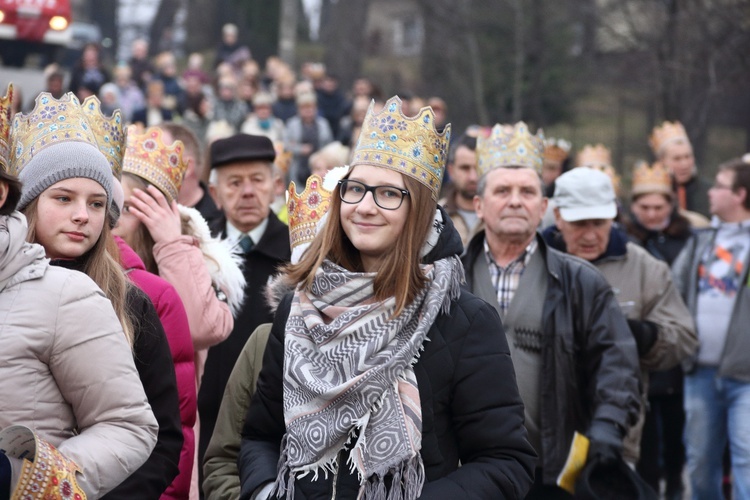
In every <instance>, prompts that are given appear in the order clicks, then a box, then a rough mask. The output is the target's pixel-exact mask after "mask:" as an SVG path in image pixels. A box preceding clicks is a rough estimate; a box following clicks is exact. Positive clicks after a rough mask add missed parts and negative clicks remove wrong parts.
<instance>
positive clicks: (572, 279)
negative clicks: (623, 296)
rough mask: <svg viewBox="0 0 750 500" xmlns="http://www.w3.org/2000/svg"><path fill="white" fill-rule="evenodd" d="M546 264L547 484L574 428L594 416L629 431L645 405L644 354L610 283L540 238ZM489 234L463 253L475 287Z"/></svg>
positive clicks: (543, 405) (543, 391)
mask: <svg viewBox="0 0 750 500" xmlns="http://www.w3.org/2000/svg"><path fill="white" fill-rule="evenodd" d="M537 242H538V245H539V246H538V248H537V252H541V254H542V256H543V257H544V261H545V263H546V266H547V274H548V276H549V279H548V281H547V295H546V296H545V298H544V309H543V313H542V325H543V332H544V333H545V334H546V335H547V337H546V339H545V343H544V345H543V346H542V364H543V366H544V367H545V368H544V369H543V370H542V376H541V388H540V391H541V393H540V401H541V435H542V436H541V438H542V462H541V463H540V464H539V467H541V469H542V472H543V478H542V480H543V482H544V483H545V484H554V483H555V481H556V479H557V476H558V474H559V473H560V471H561V470H562V468H563V466H564V464H565V460H566V459H567V457H568V452H569V450H570V445H571V442H572V440H573V433H574V432H575V431H578V432H580V433H582V434H586V433H587V432H588V430H589V428H590V426H591V424H592V422H594V421H606V422H610V423H614V424H615V425H617V426H619V427H620V428H621V429H623V430H625V429H627V428H628V427H629V426H630V425H631V424H633V423H635V421H636V419H637V418H638V413H639V410H640V395H639V390H638V385H639V380H638V373H639V368H638V352H637V349H636V346H635V341H634V340H633V336H632V334H631V333H630V329H629V327H628V324H627V321H626V320H625V317H624V316H623V315H622V312H621V311H620V306H619V305H618V303H617V300H615V296H614V294H613V292H612V288H611V287H610V286H609V284H608V283H607V281H606V280H605V279H604V277H603V276H602V275H601V273H599V271H597V270H596V268H594V266H592V265H591V264H589V263H588V262H585V261H583V260H581V259H578V258H576V257H573V256H571V255H566V254H563V253H561V252H558V251H557V250H554V249H552V248H549V247H548V246H547V245H546V243H545V242H544V239H543V238H542V237H541V235H537ZM484 258H485V256H484V231H480V232H478V233H477V234H476V235H475V236H474V237H473V238H472V239H471V241H470V242H469V245H468V246H467V250H466V253H465V254H464V256H463V257H462V260H463V263H464V269H465V271H466V280H467V286H468V287H469V289H470V290H473V285H474V283H473V272H474V265H475V262H476V261H477V259H484ZM495 300H496V299H495Z"/></svg>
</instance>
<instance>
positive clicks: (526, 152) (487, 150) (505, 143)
mask: <svg viewBox="0 0 750 500" xmlns="http://www.w3.org/2000/svg"><path fill="white" fill-rule="evenodd" d="M543 153H544V132H543V131H542V130H541V129H539V130H537V132H536V135H531V133H530V132H529V127H528V126H527V125H526V124H525V123H524V122H518V123H516V124H515V125H514V126H511V125H500V124H499V123H498V124H496V125H495V126H494V127H492V132H491V133H490V135H489V137H482V136H479V137H477V169H478V171H479V175H480V176H482V175H485V174H486V173H487V172H489V171H490V170H493V169H495V168H501V167H523V168H531V169H534V170H536V171H537V172H541V171H542V162H543V158H542V155H543Z"/></svg>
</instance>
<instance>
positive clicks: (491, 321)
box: [239, 216, 535, 500]
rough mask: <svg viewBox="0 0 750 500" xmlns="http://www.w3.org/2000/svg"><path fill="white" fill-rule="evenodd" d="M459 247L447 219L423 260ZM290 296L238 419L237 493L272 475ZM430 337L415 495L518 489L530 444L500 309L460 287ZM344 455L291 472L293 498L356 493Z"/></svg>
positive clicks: (528, 464) (528, 476)
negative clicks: (335, 464)
mask: <svg viewBox="0 0 750 500" xmlns="http://www.w3.org/2000/svg"><path fill="white" fill-rule="evenodd" d="M444 218H446V219H447V216H445V217H444ZM461 248H462V246H461V240H460V238H459V237H458V233H456V232H455V229H454V228H453V227H452V224H450V223H449V222H448V224H447V227H446V230H445V231H443V235H442V236H441V239H440V242H439V244H438V246H437V247H436V248H435V249H434V250H433V252H432V253H431V254H430V255H428V257H427V258H425V260H426V261H428V262H429V261H431V260H436V259H438V258H442V257H446V256H448V255H457V254H458V253H459V252H460V251H461ZM290 304H291V295H287V297H285V299H284V300H283V301H282V303H281V305H280V306H279V309H278V310H277V312H276V317H275V319H274V324H273V328H272V331H271V337H270V338H269V341H268V347H267V348H266V352H265V356H264V359H263V369H262V371H261V373H260V377H259V380H258V386H257V392H256V393H255V396H254V397H253V399H252V402H251V403H250V409H249V411H248V415H247V419H246V421H245V427H244V429H243V441H242V448H241V452H240V458H239V469H240V480H241V484H242V495H241V498H250V495H251V494H252V493H253V492H254V491H255V490H256V489H257V488H258V487H260V486H262V485H263V484H265V483H267V482H272V481H274V480H275V479H276V465H277V462H278V458H279V445H280V442H281V438H282V436H283V434H284V431H285V426H284V418H283V402H282V393H283V390H282V366H283V349H284V346H283V342H284V339H283V336H284V328H285V325H286V320H287V316H288V314H289V308H290ZM428 338H429V341H427V342H425V343H424V352H422V353H421V354H420V357H419V360H418V361H417V363H416V364H415V365H414V371H415V374H416V377H417V383H418V387H419V396H420V402H421V405H422V418H423V428H422V449H421V451H420V453H421V455H422V459H423V462H424V466H425V474H426V482H425V485H424V488H423V490H422V495H421V497H420V498H423V499H445V500H449V499H450V500H454V499H456V498H492V499H501V498H524V497H525V495H526V493H527V491H528V490H529V488H530V486H531V483H532V477H533V470H534V466H535V453H534V451H533V449H532V447H531V445H530V444H529V443H528V441H527V438H526V431H525V429H524V427H523V418H524V416H523V404H522V402H521V399H520V396H519V394H518V387H517V385H516V379H515V372H514V370H513V365H512V362H511V359H510V352H509V349H508V344H507V341H506V339H505V334H504V332H503V329H502V326H501V322H500V318H499V317H498V315H497V312H496V311H495V310H494V309H493V308H492V307H491V306H490V305H488V304H487V303H486V302H484V301H483V300H481V299H478V298H476V297H474V296H473V295H471V294H470V293H468V292H466V291H462V292H461V295H460V297H459V298H458V299H456V300H454V301H453V302H452V303H451V308H450V312H449V313H448V314H441V315H440V316H439V317H438V318H437V319H436V320H435V323H434V324H433V325H432V328H430V331H429V333H428ZM345 460H346V456H345V455H344V456H342V460H340V464H341V466H340V472H339V474H338V475H336V476H335V477H334V476H332V475H330V474H329V475H328V478H325V477H324V476H323V474H320V475H319V477H318V480H317V481H313V480H312V477H311V476H312V475H308V476H306V477H305V478H302V479H299V478H298V479H297V480H296V482H295V492H296V494H295V499H330V498H345V499H352V498H357V492H358V490H359V481H358V479H357V477H356V474H355V475H352V474H351V473H350V472H349V467H347V466H346V463H345ZM459 464H460V467H459Z"/></svg>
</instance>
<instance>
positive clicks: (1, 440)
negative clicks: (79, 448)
mask: <svg viewBox="0 0 750 500" xmlns="http://www.w3.org/2000/svg"><path fill="white" fill-rule="evenodd" d="M0 450H4V452H5V454H6V455H8V456H9V457H14V458H19V459H22V462H23V466H22V467H21V471H20V475H19V478H18V482H17V483H16V486H15V490H14V491H13V496H12V497H11V498H12V499H13V500H15V499H26V498H45V499H47V498H50V499H61V500H62V499H74V500H85V498H86V493H84V491H83V489H81V487H80V486H78V481H77V479H76V474H77V473H80V472H83V471H82V470H81V468H80V467H79V466H78V465H77V464H76V463H75V462H74V461H72V460H70V459H69V458H67V457H65V455H63V454H62V453H60V452H59V451H58V450H57V448H55V447H54V446H52V444H50V443H48V442H47V441H45V440H44V439H42V438H40V437H39V436H38V435H37V434H36V433H34V431H32V430H31V429H29V428H28V427H24V426H22V425H13V426H10V427H7V428H5V429H3V430H2V432H0Z"/></svg>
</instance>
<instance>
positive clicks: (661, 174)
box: [630, 161, 672, 197]
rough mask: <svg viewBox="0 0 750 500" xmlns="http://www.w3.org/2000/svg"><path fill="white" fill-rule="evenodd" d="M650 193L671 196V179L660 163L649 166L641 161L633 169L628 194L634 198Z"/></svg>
mask: <svg viewBox="0 0 750 500" xmlns="http://www.w3.org/2000/svg"><path fill="white" fill-rule="evenodd" d="M651 193H660V194H666V195H669V196H672V178H671V177H670V176H669V172H668V171H667V169H666V168H664V167H663V166H662V164H661V163H659V162H656V163H654V164H653V165H649V164H648V163H647V162H645V161H641V162H639V163H637V164H636V165H635V168H634V169H633V187H632V189H631V190H630V194H631V196H633V197H635V196H638V195H641V194H651Z"/></svg>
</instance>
